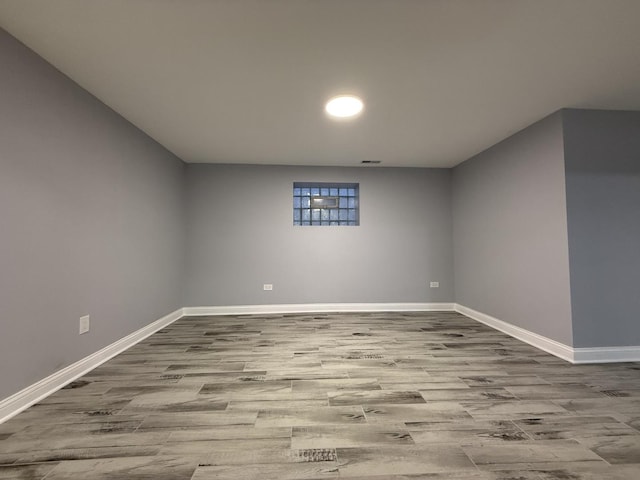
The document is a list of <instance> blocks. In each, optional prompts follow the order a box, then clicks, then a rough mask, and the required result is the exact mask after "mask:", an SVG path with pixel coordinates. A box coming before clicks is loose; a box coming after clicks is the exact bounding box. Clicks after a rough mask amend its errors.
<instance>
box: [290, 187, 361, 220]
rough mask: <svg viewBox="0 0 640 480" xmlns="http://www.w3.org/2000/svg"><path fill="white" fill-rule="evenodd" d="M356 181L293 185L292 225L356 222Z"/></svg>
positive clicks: (358, 218)
mask: <svg viewBox="0 0 640 480" xmlns="http://www.w3.org/2000/svg"><path fill="white" fill-rule="evenodd" d="M358 187H359V185H358V184H357V183H309V182H294V184H293V224H294V225H302V226H305V225H351V226H355V225H360V214H359V205H358V193H359V192H358V190H359V188H358Z"/></svg>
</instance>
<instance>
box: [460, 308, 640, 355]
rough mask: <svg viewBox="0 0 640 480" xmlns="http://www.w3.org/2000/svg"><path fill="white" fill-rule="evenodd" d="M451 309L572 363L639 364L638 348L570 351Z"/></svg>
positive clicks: (526, 332) (463, 310)
mask: <svg viewBox="0 0 640 480" xmlns="http://www.w3.org/2000/svg"><path fill="white" fill-rule="evenodd" d="M454 310H455V311H456V312H458V313H461V314H462V315H466V316H467V317H470V318H472V319H474V320H476V321H478V322H480V323H484V324H485V325H487V326H489V327H491V328H495V329H496V330H499V331H501V332H503V333H506V334H507V335H509V336H511V337H514V338H517V339H518V340H521V341H523V342H525V343H528V344H529V345H532V346H534V347H536V348H539V349H540V350H543V351H545V352H547V353H550V354H551V355H555V356H556V357H559V358H562V359H563V360H566V361H567V362H570V363H573V364H586V363H618V362H638V361H640V346H630V347H593V348H582V347H578V348H574V347H571V346H569V345H565V344H564V343H560V342H557V341H556V340H552V339H550V338H548V337H545V336H543V335H539V334H537V333H534V332H531V331H529V330H526V329H524V328H521V327H517V326H515V325H511V324H510V323H507V322H504V321H502V320H498V319H497V318H494V317H492V316H490V315H487V314H485V313H482V312H478V311H477V310H473V309H472V308H469V307H465V306H464V305H460V304H457V303H456V304H454Z"/></svg>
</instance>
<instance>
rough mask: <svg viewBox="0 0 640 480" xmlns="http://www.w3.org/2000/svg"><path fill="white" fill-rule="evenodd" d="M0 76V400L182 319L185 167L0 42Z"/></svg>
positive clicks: (42, 65)
mask: <svg viewBox="0 0 640 480" xmlns="http://www.w3.org/2000/svg"><path fill="white" fill-rule="evenodd" d="M0 65H2V68H0V229H1V233H0V238H1V243H0V378H1V379H2V381H0V399H2V398H5V397H7V396H9V395H11V394H13V393H16V392H17V391H19V390H20V389H22V388H24V387H27V386H28V385H31V384H33V383H34V382H36V381H38V380H40V379H42V378H43V377H45V376H47V375H50V374H51V373H53V372H55V371H57V370H59V369H60V368H62V367H65V366H66V365H69V364H71V363H73V362H75V361H77V360H79V359H81V358H83V357H85V356H87V355H89V354H91V353H93V352H95V351H97V350H99V349H100V348H102V347H104V346H106V345H108V344H110V343H112V342H114V341H116V340H118V339H120V338H122V337H124V336H125V335H127V334H129V333H131V332H133V331H135V330H137V329H139V328H141V327H142V326H144V325H147V324H149V323H150V322H152V321H154V320H157V319H158V318H160V317H162V316H164V315H166V314H168V313H169V312H171V311H173V310H175V309H177V308H180V307H182V305H183V301H182V298H181V297H182V295H181V292H182V283H181V281H182V267H183V263H184V262H183V251H184V228H183V208H184V188H183V187H184V169H185V166H184V164H183V163H182V161H181V160H179V159H178V158H176V157H175V156H174V155H172V154H171V153H169V152H168V151H167V150H165V149H164V148H163V147H162V146H160V145H159V144H157V143H156V142H154V141H153V140H152V139H150V138H149V137H148V136H146V135H145V134H143V133H142V132H141V131H139V130H138V129H136V128H135V127H134V126H133V125H131V124H130V123H128V122H126V121H125V120H124V119H123V118H122V117H120V116H119V115H117V114H116V113H114V112H113V111H112V110H110V109H109V108H107V107H105V106H104V105H103V104H102V103H100V102H99V101H98V100H97V99H95V98H94V97H92V96H91V95H90V94H89V93H87V92H86V91H84V90H83V89H82V88H80V87H79V86H77V85H76V84H75V83H73V82H72V81H71V80H69V79H68V78H67V77H65V76H64V75H62V74H61V73H60V72H58V71H57V70H55V69H54V68H53V67H52V66H50V65H49V64H48V63H46V62H45V61H44V60H42V59H41V58H40V57H38V56H37V55H35V54H34V53H33V52H31V51H30V50H28V49H27V48H26V47H25V46H23V45H22V44H20V43H19V42H17V41H16V40H15V39H14V38H13V37H11V36H10V35H8V34H7V33H6V32H4V31H0ZM83 315H90V316H91V330H90V332H89V333H87V334H85V335H82V336H79V335H78V323H79V317H81V316H83Z"/></svg>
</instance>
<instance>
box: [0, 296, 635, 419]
mask: <svg viewBox="0 0 640 480" xmlns="http://www.w3.org/2000/svg"><path fill="white" fill-rule="evenodd" d="M454 310H455V311H456V312H458V313H461V314H463V315H466V316H467V317H470V318H472V319H474V320H477V321H478V322H480V323H484V324H485V325H488V326H489V327H492V328H495V329H496V330H499V331H501V332H503V333H506V334H507V335H510V336H512V337H514V338H517V339H518V340H522V341H523V342H525V343H528V344H529V345H533V346H534V347H537V348H539V349H540V350H544V351H545V352H548V353H550V354H552V355H555V356H557V357H560V358H562V359H564V360H567V361H568V362H571V363H576V364H577V363H610V362H638V361H640V346H630V347H594V348H573V347H570V346H568V345H565V344H563V343H560V342H556V341H555V340H552V339H550V338H547V337H544V336H542V335H538V334H537V333H533V332H530V331H529V330H526V329H524V328H521V327H517V326H515V325H511V324H509V323H507V322H503V321H502V320H498V319H497V318H494V317H491V316H489V315H486V314H484V313H482V312H478V311H476V310H473V309H471V308H468V307H465V306H463V305H459V304H457V303H313V304H291V305H235V306H218V307H185V308H180V309H178V310H176V311H175V312H172V313H170V314H169V315H166V316H164V317H162V318H161V319H159V320H156V321H155V322H153V323H150V324H149V325H147V326H145V327H143V328H141V329H140V330H137V331H135V332H133V333H132V334H130V335H127V336H126V337H124V338H122V339H120V340H118V341H116V342H114V343H112V344H111V345H108V346H106V347H105V348H103V349H101V350H99V351H97V352H95V353H93V354H91V355H89V356H87V357H85V358H83V359H82V360H79V361H77V362H75V363H74V364H72V365H69V366H68V367H65V368H63V369H62V370H59V371H57V372H55V373H53V374H52V375H49V376H48V377H46V378H44V379H42V380H40V381H39V382H37V383H34V384H33V385H31V386H29V387H27V388H25V389H23V390H21V391H19V392H18V393H16V394H14V395H12V396H10V397H8V398H5V399H4V400H2V401H0V424H1V423H3V422H5V421H6V420H9V419H10V418H11V417H13V416H15V415H17V414H18V413H20V412H22V411H23V410H25V409H27V408H28V407H30V406H31V405H33V404H34V403H37V402H39V401H40V400H42V399H43V398H45V397H47V396H49V395H51V394H52V393H54V392H56V391H58V390H59V389H61V388H62V387H64V386H65V385H67V384H69V383H71V382H72V381H74V380H75V379H77V378H79V377H81V376H82V375H84V374H86V373H87V372H89V371H91V370H93V369H94V368H96V367H98V366H99V365H102V364H103V363H104V362H106V361H107V360H109V359H111V358H113V357H115V356H116V355H117V354H119V353H121V352H123V351H125V350H127V349H128V348H131V347H132V346H133V345H135V344H136V343H138V342H140V341H142V340H144V339H145V338H147V337H149V336H151V335H153V334H154V333H155V332H157V331H158V330H161V329H162V328H164V327H166V326H167V325H170V324H171V323H173V322H175V321H176V320H179V319H180V318H182V317H185V316H215V315H260V314H280V313H315V312H317V313H322V312H324V313H327V312H429V311H454Z"/></svg>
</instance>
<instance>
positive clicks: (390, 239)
mask: <svg viewBox="0 0 640 480" xmlns="http://www.w3.org/2000/svg"><path fill="white" fill-rule="evenodd" d="M294 181H303V182H304V181H319V182H359V183H360V205H361V207H360V226H358V227H300V226H298V227H294V226H293V224H292V219H293V216H292V215H293V214H292V198H291V196H292V183H293V182H294ZM187 186H188V188H187V191H188V204H187V211H188V240H187V242H188V248H187V251H188V254H187V281H186V287H187V288H186V291H187V292H188V293H187V298H186V304H187V305H189V306H213V305H251V304H287V303H316V302H327V303H333V302H452V301H453V281H452V251H451V210H450V199H451V195H450V193H451V192H450V171H449V170H442V169H394V168H328V167H327V168H310V167H306V168H305V167H262V166H231V165H188V168H187ZM429 281H439V282H440V288H439V289H430V288H429V286H428V282H429ZM264 283H271V284H273V285H274V287H273V291H271V292H265V291H263V290H262V285H263V284H264Z"/></svg>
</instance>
